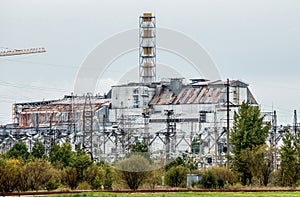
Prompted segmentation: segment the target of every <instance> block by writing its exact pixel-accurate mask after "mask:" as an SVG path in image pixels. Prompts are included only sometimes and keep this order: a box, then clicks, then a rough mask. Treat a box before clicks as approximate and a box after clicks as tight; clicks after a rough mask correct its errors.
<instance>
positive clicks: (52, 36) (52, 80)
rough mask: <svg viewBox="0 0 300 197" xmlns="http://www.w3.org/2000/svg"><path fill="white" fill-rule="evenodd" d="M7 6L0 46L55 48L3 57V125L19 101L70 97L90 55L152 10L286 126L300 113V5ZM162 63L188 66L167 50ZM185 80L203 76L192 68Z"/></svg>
mask: <svg viewBox="0 0 300 197" xmlns="http://www.w3.org/2000/svg"><path fill="white" fill-rule="evenodd" d="M0 5H1V6H0V27H1V28H0V47H8V48H30V47H39V46H42V47H45V48H46V50H47V53H44V54H36V55H23V56H13V57H4V58H2V57H1V58H0V67H1V72H0V124H4V123H7V122H10V121H11V104H12V103H13V102H23V101H35V100H42V99H53V98H61V97H62V96H63V95H65V94H69V93H70V92H71V91H72V90H73V86H74V80H75V78H76V76H77V72H78V68H79V67H80V65H81V63H82V62H83V61H84V59H85V58H86V57H87V55H88V54H89V53H90V52H91V51H92V50H93V49H94V48H95V47H96V46H97V45H99V44H100V43H101V42H102V41H103V40H105V39H107V38H109V37H110V36H112V35H114V34H116V33H118V32H122V31H125V30H128V29H132V28H137V27H138V17H139V15H140V14H141V13H143V12H147V11H149V12H153V13H154V14H155V15H156V17H157V26H159V27H167V28H170V29H173V30H176V31H179V32H182V33H184V34H186V35H187V36H189V37H190V38H192V39H193V40H195V41H197V42H198V43H199V44H200V45H201V46H202V47H203V48H205V49H206V50H207V52H208V53H209V54H210V55H211V57H212V59H213V60H214V61H215V63H216V64H217V66H218V69H219V71H220V73H221V76H222V78H223V79H226V78H228V77H229V78H231V79H240V80H243V81H244V82H247V83H249V84H250V89H251V90H252V92H253V94H254V95H255V97H256V99H257V100H258V102H259V103H260V104H261V107H262V110H266V111H270V110H272V106H273V109H275V110H277V112H278V114H279V117H278V118H279V122H280V123H282V124H291V123H292V120H293V119H292V118H293V110H294V109H296V110H297V111H298V112H299V113H300V104H299V99H300V87H299V86H298V85H299V84H300V78H299V76H300V75H299V73H300V68H299V63H300V60H299V51H300V39H299V35H300V12H299V10H300V2H299V1H297V0H294V1H292V0H284V1H283V0H280V1H279V0H251V1H249V0H244V1H242V0H226V1H225V0H218V1H217V0H205V1H199V0H195V1H189V0H185V1H174V0H173V1H169V0H163V1H162V0H151V1H150V0H108V1H83V0H80V1H57V0H52V1H38V0H27V1H22V0H19V1H17V0H0ZM174 42H176V40H174ZM121 44H122V43H120V45H121ZM137 45H138V42H137ZM158 45H159V43H158ZM137 57H138V56H137V53H134V52H133V53H130V54H128V55H126V56H124V57H122V58H120V59H118V60H117V61H115V62H114V63H113V65H112V66H111V69H110V70H108V71H107V73H106V74H105V75H104V77H103V81H100V82H99V83H100V85H99V87H100V88H99V90H101V89H103V87H104V86H105V85H104V84H107V85H110V84H112V83H114V82H115V81H117V80H118V79H119V78H120V77H122V73H121V72H120V70H121V71H122V72H123V70H122V69H124V70H125V71H126V70H127V68H128V70H130V69H132V68H133V67H134V66H135V65H136V66H137V63H138V58H137ZM157 61H158V62H163V63H165V64H168V65H172V64H173V65H174V67H176V66H177V67H178V66H181V65H182V67H188V65H186V62H184V61H182V60H180V59H178V57H173V56H171V55H170V54H166V53H165V52H159V51H158V56H157ZM120 67H122V69H119V68H120ZM158 75H159V74H158ZM185 75H186V76H187V77H201V76H193V72H189V69H187V70H186V73H185Z"/></svg>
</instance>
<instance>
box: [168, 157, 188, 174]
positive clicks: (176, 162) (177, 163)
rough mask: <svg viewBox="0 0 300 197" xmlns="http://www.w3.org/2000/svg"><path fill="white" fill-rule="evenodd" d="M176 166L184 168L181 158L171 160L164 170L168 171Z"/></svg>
mask: <svg viewBox="0 0 300 197" xmlns="http://www.w3.org/2000/svg"><path fill="white" fill-rule="evenodd" d="M176 166H185V163H184V160H183V159H182V158H181V157H177V158H176V159H173V160H172V161H170V162H169V163H167V165H166V167H165V169H166V171H168V170H169V169H170V168H172V167H176Z"/></svg>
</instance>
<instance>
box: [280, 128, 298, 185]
mask: <svg viewBox="0 0 300 197" xmlns="http://www.w3.org/2000/svg"><path fill="white" fill-rule="evenodd" d="M282 141H283V145H282V147H281V148H280V151H279V153H280V157H281V165H280V166H281V167H280V177H281V184H282V185H283V186H293V185H295V184H296V183H297V180H298V178H299V155H297V147H298V146H299V144H297V140H295V139H294V138H293V136H292V134H291V133H290V132H289V131H287V132H286V133H285V135H284V137H283V139H282Z"/></svg>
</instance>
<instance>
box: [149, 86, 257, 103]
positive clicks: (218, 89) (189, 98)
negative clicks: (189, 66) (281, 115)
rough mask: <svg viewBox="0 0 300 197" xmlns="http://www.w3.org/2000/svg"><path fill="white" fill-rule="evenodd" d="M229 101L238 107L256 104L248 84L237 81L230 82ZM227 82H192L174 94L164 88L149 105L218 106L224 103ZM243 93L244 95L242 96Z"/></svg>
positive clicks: (169, 89)
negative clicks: (244, 103) (244, 102)
mask: <svg viewBox="0 0 300 197" xmlns="http://www.w3.org/2000/svg"><path fill="white" fill-rule="evenodd" d="M229 86H230V92H229V93H230V99H231V100H232V101H230V102H231V103H234V104H236V105H240V104H241V102H243V101H244V100H245V101H247V102H248V103H250V104H257V102H256V100H255V98H254V96H253V95H252V93H251V92H250V90H249V89H248V84H246V83H244V82H242V81H239V80H230V81H229ZM226 87H227V81H221V80H218V81H207V80H198V81H197V80H193V81H192V83H190V84H187V85H185V86H182V88H181V90H180V91H179V92H178V93H177V94H176V93H174V92H173V91H172V90H171V88H169V87H167V86H165V87H164V88H163V89H162V90H161V91H160V92H159V93H158V94H156V95H155V96H154V97H153V98H152V100H151V101H150V102H149V105H180V104H218V103H225V102H226V98H227V95H226V92H227V90H226ZM243 93H244V94H243Z"/></svg>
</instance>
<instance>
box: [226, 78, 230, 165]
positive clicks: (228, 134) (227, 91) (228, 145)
mask: <svg viewBox="0 0 300 197" xmlns="http://www.w3.org/2000/svg"><path fill="white" fill-rule="evenodd" d="M226 85H227V87H226V95H227V101H226V103H227V142H226V144H227V152H226V156H227V165H226V166H227V168H229V156H230V155H229V153H230V144H229V143H230V141H229V137H230V133H229V132H230V131H229V130H230V128H229V127H230V125H229V118H230V117H229V112H230V109H229V104H230V102H229V86H230V84H229V79H227V84H226Z"/></svg>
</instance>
